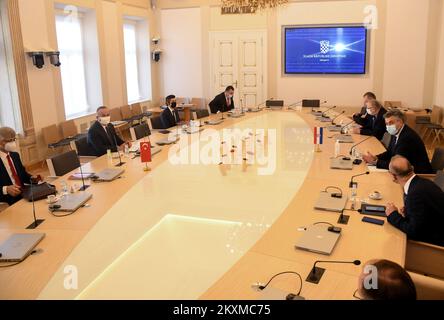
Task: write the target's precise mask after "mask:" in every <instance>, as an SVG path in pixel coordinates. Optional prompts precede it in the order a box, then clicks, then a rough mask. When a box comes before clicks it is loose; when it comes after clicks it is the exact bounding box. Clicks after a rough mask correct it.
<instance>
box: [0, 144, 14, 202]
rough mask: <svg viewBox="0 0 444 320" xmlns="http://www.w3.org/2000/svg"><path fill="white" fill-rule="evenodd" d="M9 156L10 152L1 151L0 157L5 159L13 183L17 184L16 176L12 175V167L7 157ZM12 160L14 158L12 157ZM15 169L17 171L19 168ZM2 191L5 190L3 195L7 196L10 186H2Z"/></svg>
mask: <svg viewBox="0 0 444 320" xmlns="http://www.w3.org/2000/svg"><path fill="white" fill-rule="evenodd" d="M7 156H8V153H4V152H2V151H0V158H1V159H2V161H3V165H4V166H5V169H6V172H7V173H8V175H9V178H10V179H11V181H12V183H14V184H15V185H17V184H18V183H17V182H16V181H14V177H13V176H12V172H11V167H10V166H9V162H8V159H7V158H6V157H7ZM11 161H12V158H11ZM12 165H14V162H13V161H12ZM14 169H15V167H14ZM15 171H16V172H17V169H16V170H15ZM2 191H3V195H5V196H6V195H7V194H8V186H4V187H3V188H2Z"/></svg>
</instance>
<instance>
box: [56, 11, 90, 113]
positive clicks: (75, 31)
mask: <svg viewBox="0 0 444 320" xmlns="http://www.w3.org/2000/svg"><path fill="white" fill-rule="evenodd" d="M56 30H57V42H58V46H59V51H60V61H61V63H62V66H61V70H60V71H61V75H62V87H63V99H64V103H65V114H66V117H67V118H70V117H74V116H76V115H82V114H85V113H86V112H87V111H88V110H89V106H88V100H87V90H86V80H85V61H84V56H83V52H84V51H83V39H82V18H80V17H77V18H75V17H70V16H57V17H56Z"/></svg>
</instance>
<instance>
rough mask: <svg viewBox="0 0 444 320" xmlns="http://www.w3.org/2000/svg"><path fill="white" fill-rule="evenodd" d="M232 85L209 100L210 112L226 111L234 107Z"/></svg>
mask: <svg viewBox="0 0 444 320" xmlns="http://www.w3.org/2000/svg"><path fill="white" fill-rule="evenodd" d="M233 96H234V87H233V86H228V87H227V88H226V89H225V92H222V93H221V94H219V95H217V96H216V97H215V98H214V99H213V101H211V102H210V110H211V113H218V112H219V111H220V112H228V111H230V110H232V109H234V99H233Z"/></svg>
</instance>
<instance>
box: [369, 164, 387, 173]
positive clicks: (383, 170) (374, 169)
mask: <svg viewBox="0 0 444 320" xmlns="http://www.w3.org/2000/svg"><path fill="white" fill-rule="evenodd" d="M367 169H368V171H370V172H388V170H387V169H379V168H376V166H372V165H367Z"/></svg>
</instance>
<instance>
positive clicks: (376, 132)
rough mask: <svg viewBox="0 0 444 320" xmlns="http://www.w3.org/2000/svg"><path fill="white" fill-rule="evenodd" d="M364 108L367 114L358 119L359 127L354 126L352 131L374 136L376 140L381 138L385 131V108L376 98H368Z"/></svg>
mask: <svg viewBox="0 0 444 320" xmlns="http://www.w3.org/2000/svg"><path fill="white" fill-rule="evenodd" d="M366 110H367V111H366V113H367V116H366V117H365V118H361V119H360V122H359V124H360V127H359V128H354V129H353V133H356V134H362V135H364V136H374V137H376V138H377V139H378V140H382V137H383V136H384V133H385V132H386V131H387V128H386V126H385V119H384V115H385V114H386V113H387V110H385V109H384V108H383V107H382V105H381V104H380V103H379V102H378V101H377V100H369V101H368V102H367V109H366Z"/></svg>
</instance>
